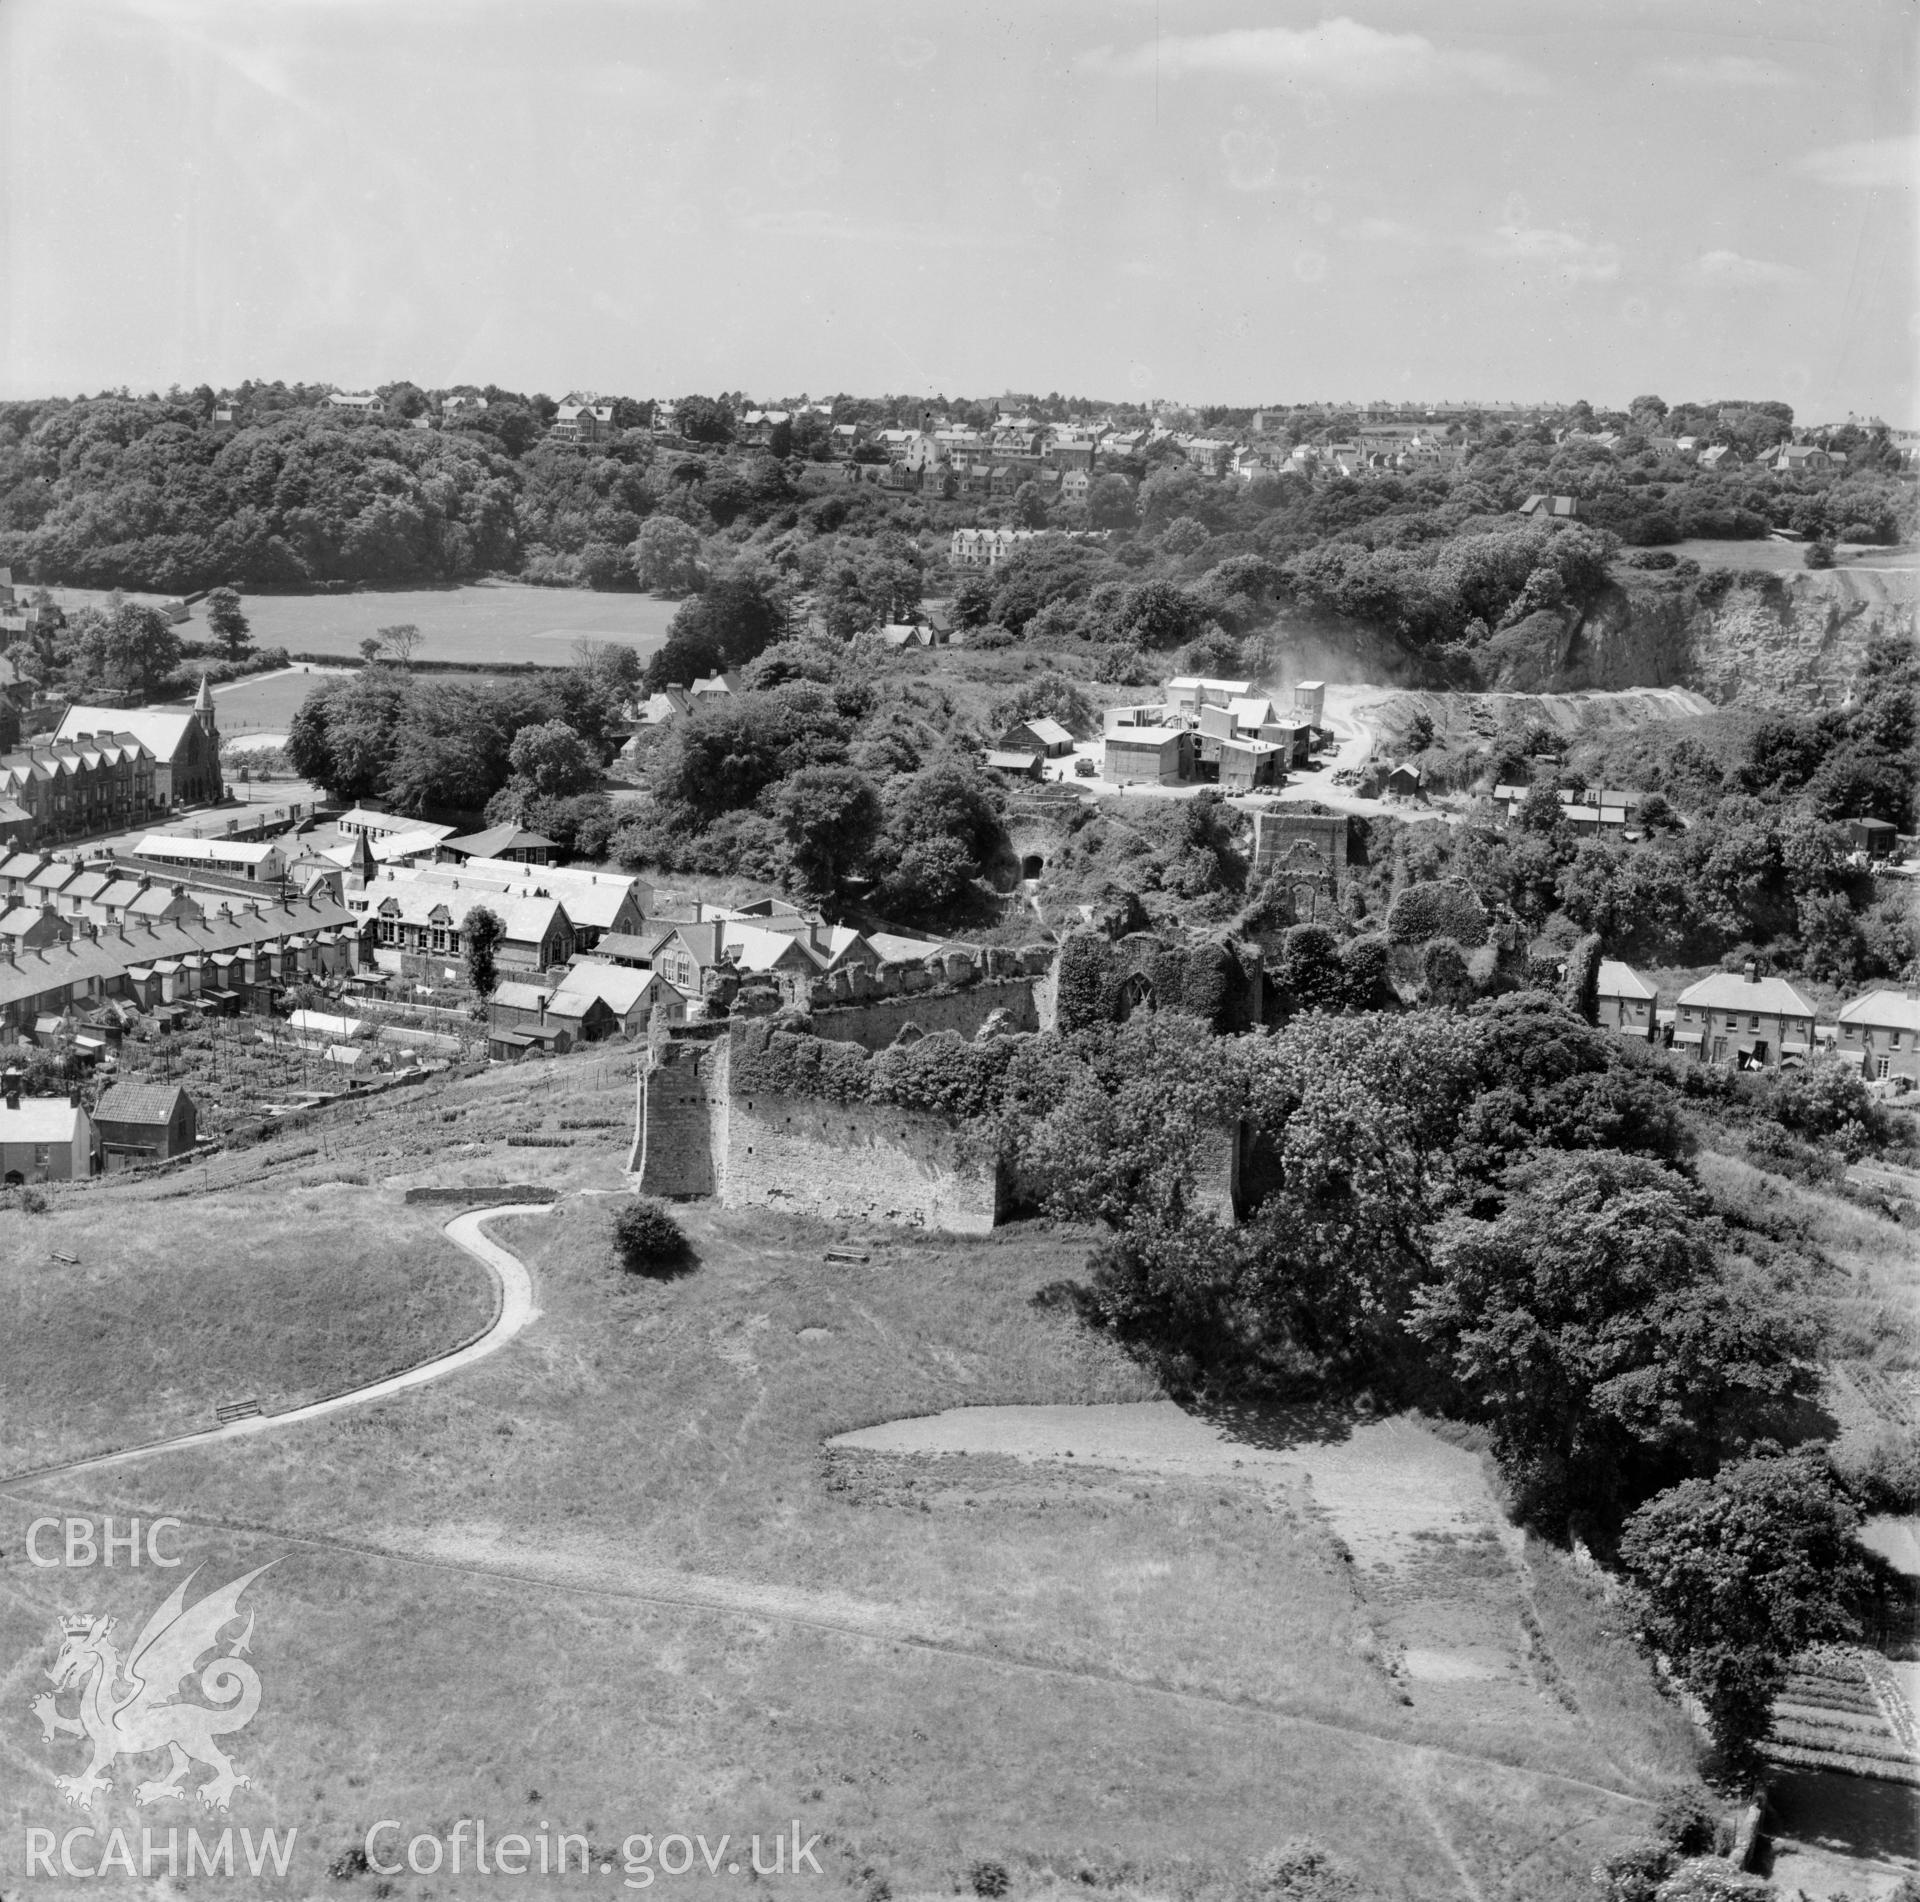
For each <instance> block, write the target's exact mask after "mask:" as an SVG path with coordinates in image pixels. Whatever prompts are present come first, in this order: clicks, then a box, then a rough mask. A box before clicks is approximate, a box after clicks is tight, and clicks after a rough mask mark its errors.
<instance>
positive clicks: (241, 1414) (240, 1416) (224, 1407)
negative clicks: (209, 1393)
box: [213, 1400, 260, 1426]
mask: <svg viewBox="0 0 1920 1902" xmlns="http://www.w3.org/2000/svg"><path fill="white" fill-rule="evenodd" d="M259 1411H260V1403H259V1401H257V1400H223V1401H221V1402H220V1404H219V1405H218V1406H217V1407H215V1408H214V1410H213V1417H214V1418H215V1419H216V1420H218V1421H219V1422H220V1424H221V1425H222V1426H232V1425H233V1423H234V1422H235V1421H236V1420H251V1419H253V1418H254V1417H255V1415H257V1414H258V1413H259Z"/></svg>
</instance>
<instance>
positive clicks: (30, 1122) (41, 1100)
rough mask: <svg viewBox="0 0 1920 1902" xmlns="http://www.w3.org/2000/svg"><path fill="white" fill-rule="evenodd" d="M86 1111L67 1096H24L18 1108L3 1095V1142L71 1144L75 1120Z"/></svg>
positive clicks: (0, 1136) (0, 1133)
mask: <svg viewBox="0 0 1920 1902" xmlns="http://www.w3.org/2000/svg"><path fill="white" fill-rule="evenodd" d="M85 1115H86V1111H85V1110H83V1109H81V1108H80V1107H79V1106H78V1104H74V1103H69V1102H68V1101H67V1099H66V1098H65V1097H64V1096H23V1097H22V1098H21V1099H20V1107H19V1108H18V1109H9V1108H8V1107H7V1102H6V1098H5V1097H0V1143H46V1144H48V1145H50V1146H51V1145H56V1144H57V1145H63V1146H64V1145H69V1144H71V1143H72V1141H73V1138H74V1128H75V1124H76V1123H77V1122H78V1121H79V1120H80V1119H81V1118H83V1117H84V1116H85Z"/></svg>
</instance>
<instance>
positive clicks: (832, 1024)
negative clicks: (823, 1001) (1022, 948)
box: [812, 977, 1040, 1054]
mask: <svg viewBox="0 0 1920 1902" xmlns="http://www.w3.org/2000/svg"><path fill="white" fill-rule="evenodd" d="M1039 982H1040V980H1039V979H1037V978H1032V977H1008V978H989V979H987V980H986V981H985V982H984V983H980V984H970V985H968V986H967V987H966V988H965V989H964V990H942V991H936V990H925V991H918V992H915V991H907V992H903V993H902V994H901V995H900V996H898V997H875V998H870V999H868V1000H866V1001H864V1002H860V1003H847V1004H839V1003H836V1004H834V1005H833V1006H832V1007H831V1008H830V1009H825V1010H821V1009H816V1010H815V1011H814V1012H813V1013H812V1016H813V1033H814V1035H815V1036H816V1037H824V1038H826V1039H827V1040H828V1041H829V1042H832V1043H857V1044H858V1045H859V1046H860V1047H861V1049H863V1050H865V1051H867V1052H868V1053H869V1054H871V1053H872V1052H874V1051H876V1050H884V1049H886V1048H887V1046H888V1045H889V1044H891V1043H892V1042H893V1041H894V1039H895V1038H896V1037H898V1036H899V1034H900V1033H901V1031H902V1030H904V1029H905V1028H906V1027H907V1026H908V1025H909V1024H913V1025H915V1026H916V1027H917V1028H918V1029H920V1030H921V1031H923V1032H924V1033H925V1034H926V1035H928V1036H931V1035H932V1034H933V1033H934V1032H935V1031H936V1030H955V1031H958V1032H959V1033H960V1035H961V1036H963V1037H965V1038H968V1039H969V1040H971V1039H972V1038H974V1037H977V1036H978V1035H979V1034H980V1030H981V1027H982V1026H983V1025H984V1024H985V1023H986V1021H987V1019H988V1018H990V1017H991V1016H992V1015H993V1014H994V1012H995V1011H1004V1012H1006V1020H1005V1022H1006V1028H1007V1029H1008V1030H1038V1029H1039V1028H1040V1015H1039V1011H1038V1009H1037V1007H1036V1005H1035V1001H1034V990H1035V987H1036V985H1037V984H1038V983H1039Z"/></svg>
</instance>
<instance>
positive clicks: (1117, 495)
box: [1087, 475, 1139, 528]
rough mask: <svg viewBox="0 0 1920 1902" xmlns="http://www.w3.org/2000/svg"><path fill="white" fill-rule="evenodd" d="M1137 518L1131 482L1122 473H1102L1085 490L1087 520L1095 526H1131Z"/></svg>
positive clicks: (1137, 513) (1137, 512)
mask: <svg viewBox="0 0 1920 1902" xmlns="http://www.w3.org/2000/svg"><path fill="white" fill-rule="evenodd" d="M1138 519H1139V511H1138V509H1137V507H1136V506H1135V503H1134V499H1133V484H1132V483H1131V482H1129V481H1128V480H1127V478H1126V477H1125V476H1123V475H1103V476H1101V477H1100V478H1099V479H1098V480H1097V481H1096V482H1095V483H1094V485H1093V487H1092V488H1091V489H1089V490H1088V491H1087V520H1088V521H1089V522H1090V523H1091V524H1092V525H1093V526H1094V527H1095V528H1131V527H1132V526H1133V525H1134V523H1135V522H1136V521H1137V520H1138Z"/></svg>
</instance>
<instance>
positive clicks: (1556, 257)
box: [1480, 225, 1620, 284]
mask: <svg viewBox="0 0 1920 1902" xmlns="http://www.w3.org/2000/svg"><path fill="white" fill-rule="evenodd" d="M1480 251H1481V254H1482V255H1483V256H1485V257H1490V258H1503V259H1507V260H1510V261H1512V262H1515V263H1519V264H1537V265H1540V266H1541V267H1542V268H1543V269H1545V270H1547V271H1550V272H1556V273H1558V274H1559V275H1560V276H1561V277H1564V278H1566V279H1567V280H1568V281H1569V282H1571V283H1589V284H1601V283H1606V282H1607V281H1608V280H1610V279H1612V278H1616V277H1618V276H1619V275H1620V247H1619V246H1618V245H1617V244H1595V243H1594V242H1593V241H1592V239H1590V238H1583V237H1581V236H1580V235H1579V234H1578V233H1577V232H1573V231H1559V230H1555V229H1553V228H1551V227H1549V226H1545V225H1496V226H1495V227H1494V231H1493V235H1492V236H1491V237H1490V238H1487V239H1485V240H1484V241H1483V242H1482V243H1481V245H1480Z"/></svg>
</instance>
